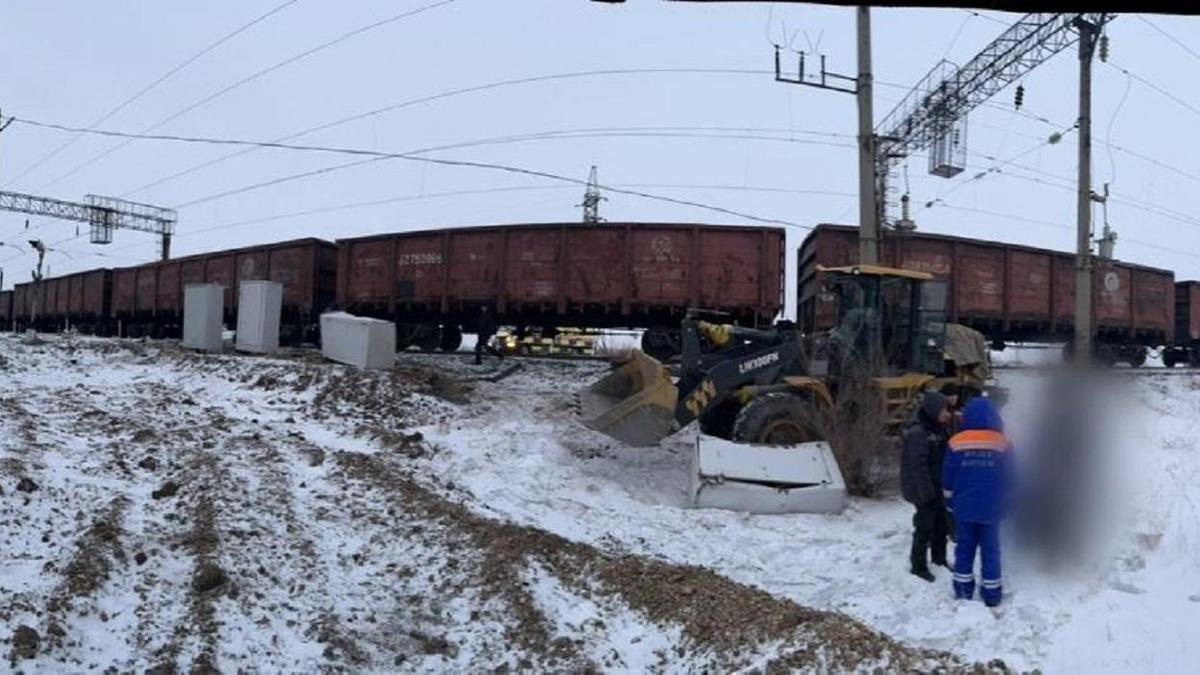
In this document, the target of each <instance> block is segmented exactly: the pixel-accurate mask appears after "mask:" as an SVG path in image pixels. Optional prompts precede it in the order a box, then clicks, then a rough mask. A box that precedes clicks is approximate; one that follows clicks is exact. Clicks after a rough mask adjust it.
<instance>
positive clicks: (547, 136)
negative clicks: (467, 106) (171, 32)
mask: <svg viewBox="0 0 1200 675" xmlns="http://www.w3.org/2000/svg"><path fill="white" fill-rule="evenodd" d="M630 137H632V138H708V139H726V140H755V141H771V142H781V143H797V144H802V145H823V146H828V147H837V148H853V147H854V145H853V144H852V143H834V142H828V141H813V140H800V139H795V138H786V137H776V136H761V135H752V134H719V135H713V134H697V133H686V132H649V131H646V132H625V131H616V132H603V131H595V130H593V131H588V130H583V131H581V132H571V133H566V132H546V133H539V134H527V135H522V136H498V137H493V138H484V139H478V140H473V141H463V142H459V143H450V144H446V145H439V146H434V147H429V148H421V149H418V150H410V151H408V152H406V153H402V154H405V155H424V154H427V153H430V152H438V151H445V150H461V149H464V148H473V147H479V146H483V145H501V144H508V143H523V142H528V141H539V140H559V139H577V138H630ZM388 159H393V157H370V158H367V159H360V160H354V161H351V162H344V163H341V164H334V165H332V166H327V167H322V168H320V169H313V170H310V171H301V172H298V173H292V174H287V175H284V176H278V177H276V178H271V179H269V180H265V181H261V182H258V183H252V184H250V185H244V186H241V187H238V188H233V189H230V190H224V191H221V192H217V193H213V194H209V195H205V196H203V197H197V198H194V199H191V200H188V201H186V202H182V203H179V204H176V205H175V206H174V207H173V208H175V209H184V208H188V207H191V206H196V205H199V204H203V203H206V202H211V201H216V200H218V199H225V198H227V197H232V196H235V195H240V194H245V193H247V192H253V191H255V190H260V189H263V188H267V187H273V186H276V185H281V184H283V183H290V182H292V181H296V180H301V179H304V178H312V177H314V176H319V175H325V174H329V173H333V172H335V171H341V170H343V169H351V168H355V167H359V166H363V165H366V164H371V163H374V162H380V161H386V160H388Z"/></svg>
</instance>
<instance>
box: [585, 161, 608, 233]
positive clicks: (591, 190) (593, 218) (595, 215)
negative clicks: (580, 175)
mask: <svg viewBox="0 0 1200 675" xmlns="http://www.w3.org/2000/svg"><path fill="white" fill-rule="evenodd" d="M605 199H606V198H605V197H604V196H603V195H601V194H600V182H599V179H597V178H596V165H595V164H593V165H592V172H591V173H590V174H588V182H587V189H586V190H585V191H584V193H583V203H582V204H580V206H582V207H583V222H585V223H588V224H591V225H594V224H596V223H598V222H600V221H601V220H603V219H602V218H601V217H600V202H602V201H604V200H605Z"/></svg>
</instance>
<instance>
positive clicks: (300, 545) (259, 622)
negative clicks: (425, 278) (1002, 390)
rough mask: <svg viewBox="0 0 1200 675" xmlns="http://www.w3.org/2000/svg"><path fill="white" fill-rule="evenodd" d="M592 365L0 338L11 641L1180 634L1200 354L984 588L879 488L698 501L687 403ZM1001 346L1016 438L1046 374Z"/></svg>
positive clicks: (580, 657) (161, 645)
mask: <svg viewBox="0 0 1200 675" xmlns="http://www.w3.org/2000/svg"><path fill="white" fill-rule="evenodd" d="M503 365H504V367H507V366H508V365H509V362H508V361H506V362H505V363H504V364H503ZM605 367H606V366H605V364H603V363H599V362H567V361H554V360H525V361H522V362H521V368H520V369H519V370H517V371H516V372H515V373H512V374H511V375H509V376H507V377H505V378H503V379H500V380H498V381H494V382H493V381H490V380H489V379H487V376H489V375H493V374H496V373H498V372H500V366H497V365H496V364H495V363H494V362H490V361H489V364H488V365H486V366H484V367H483V368H477V367H475V366H473V365H471V363H470V356H468V355H465V354H463V355H457V356H452V357H431V356H423V355H419V354H404V355H401V356H400V357H399V365H398V368H397V370H396V371H395V372H393V373H359V372H355V371H350V370H347V369H344V368H342V367H340V366H333V365H330V364H326V363H322V362H320V361H319V359H317V358H315V357H314V356H312V355H306V354H289V355H286V356H284V357H280V358H262V357H253V356H237V355H226V356H203V355H196V354H190V353H187V352H184V351H181V350H180V349H178V348H177V347H176V346H173V345H170V344H161V345H154V344H151V345H145V344H142V343H136V342H129V341H103V340H67V339H57V340H54V341H52V342H51V343H49V344H46V345H41V346H37V347H29V346H25V345H23V344H21V343H20V342H19V341H18V340H17V339H15V338H11V337H9V338H0V381H2V382H3V385H2V387H0V410H2V413H0V429H2V432H3V436H2V438H0V490H2V492H0V550H2V551H3V555H2V556H0V639H4V640H6V641H7V642H6V644H4V646H3V647H4V653H3V654H0V658H10V659H12V660H11V661H5V662H3V663H6V664H9V665H13V666H14V667H20V668H21V669H23V670H25V671H26V672H62V671H64V670H65V671H77V670H90V669H99V670H103V669H105V668H107V667H110V666H111V667H113V668H115V669H116V670H118V671H126V670H142V669H146V668H151V667H154V666H167V665H171V666H175V667H178V668H179V669H191V668H194V667H197V666H204V665H212V666H215V667H216V668H218V669H219V670H221V671H222V672H226V671H233V670H238V669H250V670H264V671H312V670H322V669H337V668H350V669H358V670H369V671H392V670H406V671H425V672H427V671H447V670H449V671H460V672H461V671H473V670H480V669H490V668H495V667H506V668H510V669H511V668H518V669H531V668H532V669H552V670H574V669H582V668H587V667H592V668H596V669H599V670H605V671H644V670H662V671H672V672H679V671H689V670H698V669H703V668H706V667H707V668H715V669H721V670H725V669H730V668H755V667H758V668H763V667H767V666H777V667H784V668H788V667H791V668H800V669H818V670H820V669H825V670H833V671H841V670H845V669H854V668H865V669H867V670H870V669H872V668H873V667H874V666H876V665H878V666H882V667H883V668H884V669H885V670H898V669H904V668H918V669H927V668H930V667H932V666H933V665H936V664H938V663H941V664H943V665H950V666H951V667H954V666H955V665H958V666H961V667H964V668H969V666H970V664H971V663H973V662H977V661H982V662H985V663H986V662H988V661H990V660H992V659H995V658H999V659H1002V660H1003V661H1004V662H1005V663H1006V664H1007V665H1008V666H1011V667H1015V668H1017V669H1023V670H1029V669H1033V668H1040V669H1041V670H1042V671H1043V672H1049V673H1055V672H1129V671H1136V672H1164V673H1165V672H1184V671H1190V670H1191V669H1192V666H1193V664H1195V663H1197V662H1200V641H1198V640H1195V639H1194V638H1195V636H1196V633H1195V628H1194V627H1195V626H1196V625H1198V621H1197V620H1198V619H1200V581H1197V579H1200V574H1198V572H1200V505H1198V504H1197V503H1196V501H1195V497H1194V491H1195V485H1197V484H1198V483H1200V442H1198V441H1197V436H1198V435H1200V434H1198V432H1197V431H1196V430H1195V428H1194V425H1195V420H1196V419H1200V379H1197V377H1196V376H1195V375H1190V374H1184V373H1177V374H1175V375H1165V374H1156V375H1145V376H1138V377H1132V376H1128V375H1126V376H1124V377H1125V379H1123V380H1121V382H1123V383H1124V386H1123V387H1122V389H1121V391H1122V392H1123V393H1125V394H1127V396H1126V397H1125V398H1123V399H1122V400H1120V401H1119V402H1118V403H1119V405H1120V408H1119V411H1120V414H1119V416H1117V415H1112V416H1111V417H1113V419H1114V421H1117V422H1119V424H1117V425H1115V431H1113V433H1112V435H1111V436H1110V438H1111V439H1112V446H1113V448H1114V451H1113V452H1112V453H1111V455H1112V459H1113V460H1114V461H1113V465H1114V468H1115V469H1117V470H1116V471H1114V472H1113V475H1114V476H1116V477H1117V478H1118V479H1123V480H1118V481H1117V482H1116V483H1115V485H1116V486H1117V487H1113V488H1111V489H1113V490H1114V493H1113V496H1114V498H1113V499H1108V500H1106V502H1107V503H1108V505H1109V506H1110V507H1113V511H1114V513H1115V514H1116V515H1115V516H1114V517H1113V518H1112V519H1110V520H1106V521H1105V522H1108V523H1109V525H1110V527H1109V528H1108V531H1109V532H1108V533H1109V535H1110V536H1109V537H1108V538H1107V539H1105V540H1104V542H1103V544H1104V546H1102V547H1101V548H1100V549H1098V550H1099V553H1097V554H1096V555H1095V556H1094V557H1092V558H1090V559H1088V560H1087V562H1086V564H1083V563H1081V564H1080V565H1079V568H1078V569H1077V570H1073V571H1072V572H1071V573H1069V574H1062V573H1060V574H1056V575H1051V574H1050V573H1048V572H1043V571H1041V569H1040V568H1039V566H1038V565H1037V564H1036V561H1035V560H1033V559H1032V558H1031V557H1029V556H1026V555H1024V554H1023V553H1022V552H1021V551H1020V550H1019V549H1017V548H1016V547H1013V546H1009V547H1008V548H1007V549H1006V552H1005V556H1006V557H1005V565H1006V568H1005V578H1006V579H1005V582H1006V592H1008V593H1009V597H1008V598H1007V600H1006V604H1005V605H1004V607H1003V609H1002V611H1001V612H999V613H992V612H991V611H989V610H988V609H986V608H985V607H983V606H982V605H981V604H979V603H961V602H955V601H954V600H953V599H952V597H951V594H950V587H949V578H948V576H949V575H948V573H946V572H942V573H941V574H940V575H939V581H938V583H936V584H934V585H929V584H926V583H924V582H922V581H920V580H917V579H916V578H914V577H912V576H911V575H909V574H908V573H907V569H906V565H907V549H908V544H909V532H910V527H911V525H910V518H911V508H910V507H908V506H907V505H906V504H904V503H902V502H900V501H899V500H898V499H896V498H886V499H879V500H863V499H856V500H853V501H852V503H851V505H850V508H849V509H847V511H846V512H844V513H842V514H840V515H837V516H812V515H794V516H750V515H746V514H739V513H732V512H725V511H712V510H691V509H688V508H686V506H685V501H686V486H687V477H688V457H689V451H690V443H691V442H692V441H693V439H694V436H692V432H691V431H690V430H685V431H684V432H682V433H680V434H678V435H677V436H676V437H674V438H672V439H669V440H668V441H667V442H665V443H664V444H663V445H661V446H660V447H656V448H642V449H634V448H629V447H625V446H622V445H620V444H619V443H616V442H614V441H611V440H609V439H607V438H605V437H603V436H600V435H598V434H595V433H593V432H591V431H588V430H586V429H584V428H583V427H582V426H580V425H579V423H578V420H577V419H576V412H575V409H574V396H573V394H574V391H575V390H576V389H577V388H578V387H580V386H582V385H584V384H586V383H587V382H589V381H591V380H592V379H594V378H595V377H597V376H598V375H600V374H601V373H602V372H603V370H604V368H605ZM1000 376H1001V378H1002V382H1001V384H1003V385H1004V386H1005V387H1006V388H1008V389H1009V391H1010V400H1011V404H1010V405H1009V408H1008V409H1006V411H1005V413H1006V419H1007V421H1008V423H1009V426H1010V428H1011V429H1012V431H1013V434H1014V436H1016V438H1017V441H1018V444H1020V443H1022V442H1024V440H1025V439H1024V438H1023V437H1022V428H1024V427H1026V426H1028V425H1027V424H1026V422H1027V421H1028V420H1032V419H1033V418H1034V416H1036V415H1038V414H1040V413H1041V412H1042V411H1043V409H1042V408H1041V407H1040V406H1041V404H1040V403H1039V399H1038V397H1037V395H1036V392H1037V390H1038V388H1039V387H1040V385H1041V380H1040V376H1039V375H1038V373H1037V372H1036V371H1027V370H1023V371H1006V372H1002V373H1001V375H1000ZM1018 452H1020V448H1018ZM1122 486H1124V487H1122ZM1118 495H1123V496H1124V498H1123V499H1116V496H1118ZM876 631H878V632H876ZM885 635H886V636H890V638H895V640H898V641H899V642H896V641H893V640H892V639H890V638H888V637H885ZM943 651H944V652H949V653H950V654H952V655H953V656H952V657H947V656H944V655H941V654H940V652H943ZM955 658H956V659H957V660H954V659H955ZM947 659H950V660H947ZM163 672H165V671H163Z"/></svg>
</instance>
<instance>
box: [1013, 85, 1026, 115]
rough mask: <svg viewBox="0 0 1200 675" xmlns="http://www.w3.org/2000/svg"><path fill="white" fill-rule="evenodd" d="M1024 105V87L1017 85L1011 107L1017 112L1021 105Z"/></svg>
mask: <svg viewBox="0 0 1200 675" xmlns="http://www.w3.org/2000/svg"><path fill="white" fill-rule="evenodd" d="M1024 103H1025V85H1023V84H1018V85H1017V91H1016V93H1015V94H1014V95H1013V106H1014V107H1015V108H1016V109H1017V110H1020V109H1021V105H1022V104H1024Z"/></svg>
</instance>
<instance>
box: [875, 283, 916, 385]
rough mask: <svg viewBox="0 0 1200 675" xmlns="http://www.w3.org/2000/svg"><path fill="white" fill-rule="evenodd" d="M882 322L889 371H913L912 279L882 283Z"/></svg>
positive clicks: (883, 342) (884, 348)
mask: <svg viewBox="0 0 1200 675" xmlns="http://www.w3.org/2000/svg"><path fill="white" fill-rule="evenodd" d="M880 285H881V295H882V299H883V302H882V307H881V310H882V311H881V313H882V322H881V326H880V329H881V335H880V345H881V347H882V348H883V356H884V362H883V363H884V364H885V365H886V367H887V369H888V370H891V371H895V372H904V371H906V370H909V368H910V367H911V358H910V355H911V353H912V340H913V338H912V333H913V330H912V326H913V306H914V302H915V301H916V298H915V297H914V286H913V281H912V280H911V279H904V278H884V279H882V280H881V284H880Z"/></svg>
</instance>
